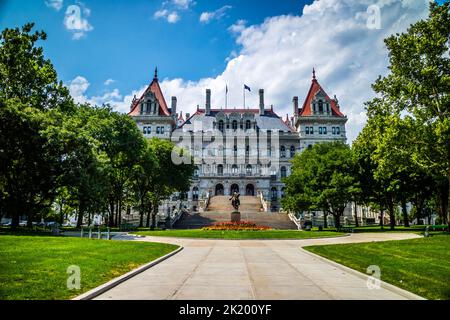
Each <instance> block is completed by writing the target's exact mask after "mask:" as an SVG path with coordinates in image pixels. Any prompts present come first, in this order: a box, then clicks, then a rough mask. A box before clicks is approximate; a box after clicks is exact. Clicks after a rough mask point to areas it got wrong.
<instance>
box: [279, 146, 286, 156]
mask: <svg viewBox="0 0 450 320" xmlns="http://www.w3.org/2000/svg"><path fill="white" fill-rule="evenodd" d="M280 157H281V158H286V148H285V147H284V146H281V148H280Z"/></svg>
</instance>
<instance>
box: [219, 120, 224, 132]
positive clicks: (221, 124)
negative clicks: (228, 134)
mask: <svg viewBox="0 0 450 320" xmlns="http://www.w3.org/2000/svg"><path fill="white" fill-rule="evenodd" d="M219 130H220V131H223V120H220V121H219Z"/></svg>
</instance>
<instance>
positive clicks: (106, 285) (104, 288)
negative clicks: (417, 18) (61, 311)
mask: <svg viewBox="0 0 450 320" xmlns="http://www.w3.org/2000/svg"><path fill="white" fill-rule="evenodd" d="M183 248H184V247H183V246H180V247H179V248H178V249H176V250H174V251H172V252H170V253H168V254H166V255H165V256H162V257H159V258H158V259H156V260H153V261H152V262H149V263H147V264H145V265H143V266H140V267H139V268H136V269H134V270H131V271H130V272H127V273H125V274H123V275H121V276H119V277H117V278H114V279H112V280H110V281H108V282H106V283H104V284H102V285H100V286H98V287H96V288H94V289H91V290H89V291H88V292H85V293H83V294H81V295H79V296H77V297H75V298H73V299H72V300H91V299H93V298H95V297H97V296H99V295H101V294H102V293H104V292H106V291H108V290H110V289H112V288H114V287H115V286H117V285H119V284H121V283H122V282H125V281H127V280H129V279H130V278H132V277H134V276H136V275H137V274H139V273H141V272H143V271H145V270H147V269H150V268H151V267H153V266H155V265H157V264H158V263H160V262H163V261H164V260H166V259H168V258H170V257H171V256H173V255H175V254H177V253H178V252H180V251H181V250H183Z"/></svg>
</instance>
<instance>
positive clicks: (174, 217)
mask: <svg viewBox="0 0 450 320" xmlns="http://www.w3.org/2000/svg"><path fill="white" fill-rule="evenodd" d="M182 204H183V202H182V201H179V202H178V203H177V207H176V208H175V209H174V210H173V211H172V213H171V214H170V227H171V228H172V227H173V226H174V225H175V223H176V222H177V221H178V220H180V218H181V217H182V216H183V213H185V212H187V211H186V210H185V209H184V208H183V205H182Z"/></svg>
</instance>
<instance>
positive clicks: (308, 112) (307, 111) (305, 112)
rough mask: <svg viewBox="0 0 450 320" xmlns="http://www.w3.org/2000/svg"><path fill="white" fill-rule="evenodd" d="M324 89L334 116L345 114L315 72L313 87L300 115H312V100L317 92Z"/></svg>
mask: <svg viewBox="0 0 450 320" xmlns="http://www.w3.org/2000/svg"><path fill="white" fill-rule="evenodd" d="M320 91H322V92H323V93H324V95H325V100H326V101H327V102H328V103H329V104H330V106H331V112H332V115H333V116H337V117H344V114H343V113H342V112H341V111H340V110H339V108H338V106H337V104H336V101H335V100H334V99H330V97H329V96H328V95H327V93H326V92H325V90H323V89H322V87H321V86H320V84H319V82H317V79H316V77H315V73H313V79H312V83H311V87H310V88H309V91H308V95H307V96H306V99H305V102H304V103H303V107H302V109H301V113H300V117H305V116H310V115H312V110H311V101H312V100H313V99H314V97H315V96H316V94H317V93H319V92H320Z"/></svg>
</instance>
